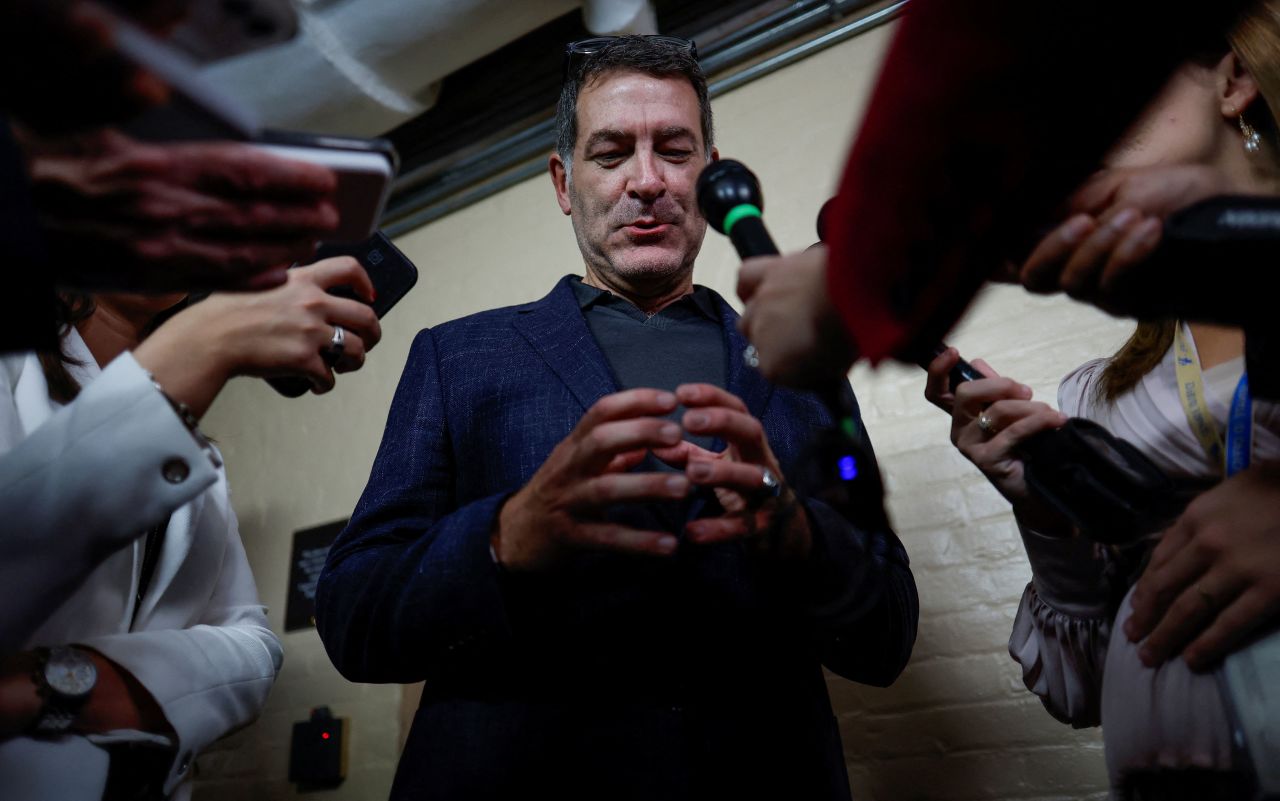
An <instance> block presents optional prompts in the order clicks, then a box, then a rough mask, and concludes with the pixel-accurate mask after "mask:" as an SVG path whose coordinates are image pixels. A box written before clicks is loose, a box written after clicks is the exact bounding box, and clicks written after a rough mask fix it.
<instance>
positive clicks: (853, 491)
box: [697, 159, 888, 528]
mask: <svg viewBox="0 0 1280 801" xmlns="http://www.w3.org/2000/svg"><path fill="white" fill-rule="evenodd" d="M697 196H698V207H699V208H701V209H702V214H703V216H704V217H706V218H707V222H708V223H709V224H710V225H711V227H712V228H714V229H715V230H716V231H719V232H720V233H722V234H725V235H726V236H728V237H729V241H731V242H732V243H733V246H734V248H735V249H736V250H737V251H738V255H739V256H741V257H742V258H743V259H749V258H752V257H754V256H776V255H778V253H779V251H778V247H777V245H775V244H774V242H773V237H772V236H770V235H769V231H768V229H767V228H765V225H764V193H763V192H762V191H761V189H760V181H759V179H757V178H756V176H755V174H754V173H753V172H751V170H749V169H747V166H746V165H745V164H743V163H742V162H740V161H734V160H733V159H721V160H719V161H716V162H714V163H712V164H711V165H709V166H708V167H706V168H705V169H704V170H703V171H702V174H701V175H699V176H698V186H697ZM743 356H744V358H745V359H746V361H747V362H748V364H751V362H752V361H753V356H754V347H749V348H748V349H747V352H746V353H744V354H743ZM752 366H754V365H752ZM818 394H819V396H820V397H821V398H822V400H823V402H824V403H825V404H826V406H827V409H828V411H829V412H830V413H831V416H832V418H833V419H834V421H835V426H834V428H833V436H830V437H824V438H820V439H819V440H818V441H816V442H815V443H814V446H813V450H814V453H813V454H811V456H810V458H809V460H808V465H807V467H808V468H809V470H810V471H811V472H815V473H816V474H813V475H810V476H807V477H806V479H807V482H806V483H808V484H811V485H812V488H813V490H812V493H811V494H813V495H814V496H815V497H817V498H818V499H820V500H823V501H825V502H827V503H828V504H830V505H831V506H833V507H834V508H836V509H838V510H840V511H841V512H843V513H844V514H845V515H846V517H848V518H849V519H851V520H854V521H856V522H858V523H859V524H861V525H863V526H864V527H868V528H887V527H888V515H887V513H886V512H885V510H884V483H883V481H882V480H881V477H880V470H879V468H877V467H876V463H875V460H874V459H873V458H872V456H871V452H870V450H869V449H868V448H867V446H866V443H864V442H862V441H861V438H860V437H859V431H860V428H859V426H858V424H857V422H856V421H855V420H854V416H853V396H852V394H850V393H848V392H846V391H845V390H844V382H843V381H840V380H836V381H833V382H832V383H831V384H830V385H828V386H826V387H824V388H823V389H822V390H821V391H819V393H818ZM815 468H816V471H815Z"/></svg>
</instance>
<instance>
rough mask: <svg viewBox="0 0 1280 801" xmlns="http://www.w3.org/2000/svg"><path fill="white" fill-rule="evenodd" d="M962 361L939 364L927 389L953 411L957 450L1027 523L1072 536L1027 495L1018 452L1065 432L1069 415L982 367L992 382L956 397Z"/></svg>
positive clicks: (963, 388)
mask: <svg viewBox="0 0 1280 801" xmlns="http://www.w3.org/2000/svg"><path fill="white" fill-rule="evenodd" d="M958 360H959V355H958V354H957V353H956V352H955V351H954V349H949V350H948V351H947V352H946V353H943V354H941V355H939V356H938V358H936V359H934V360H933V362H932V363H931V364H930V365H929V368H928V370H929V380H928V383H927V385H926V389H925V397H926V398H928V399H929V402H930V403H933V404H934V405H935V406H938V407H939V408H943V409H945V408H946V407H947V405H950V407H951V442H952V444H954V445H955V446H956V448H957V449H958V450H959V451H960V452H961V453H962V454H964V456H965V458H966V459H968V460H969V461H971V462H973V464H974V466H976V467H977V468H978V469H979V470H981V471H982V474H983V475H985V476H986V477H987V480H988V481H990V482H991V484H992V486H994V487H995V488H996V490H997V491H999V493H1000V494H1001V495H1003V496H1004V497H1005V498H1007V499H1008V500H1009V502H1010V503H1012V504H1013V508H1014V512H1015V513H1016V514H1017V515H1018V518H1019V519H1020V520H1022V522H1023V523H1025V524H1026V525H1027V526H1029V527H1031V528H1033V529H1035V530H1037V531H1039V532H1041V533H1043V534H1048V535H1056V536H1067V535H1069V534H1070V533H1071V532H1070V527H1069V525H1068V524H1067V523H1066V521H1065V520H1063V519H1062V517H1061V516H1060V515H1058V514H1057V513H1056V512H1054V511H1052V510H1050V509H1048V508H1047V507H1045V506H1044V505H1043V504H1042V503H1040V501H1039V500H1038V499H1037V498H1035V497H1034V496H1033V495H1032V494H1031V493H1030V491H1029V490H1028V489H1027V482H1026V480H1025V478H1024V476H1023V464H1022V460H1021V459H1020V458H1019V457H1018V456H1017V454H1016V452H1015V449H1016V448H1017V446H1018V445H1019V444H1021V443H1022V442H1023V441H1024V440H1026V439H1027V438H1029V437H1031V436H1034V435H1035V434H1038V433H1040V432H1041V431H1046V430H1048V429H1051V428H1058V427H1059V426H1061V425H1062V424H1063V423H1065V422H1066V421H1067V417H1066V415H1064V414H1062V413H1061V412H1059V411H1057V410H1056V409H1054V408H1053V407H1051V406H1049V405H1048V404H1045V403H1040V402H1038V401H1033V400H1031V388H1030V387H1028V386H1026V385H1024V384H1019V383H1018V382H1016V381H1014V380H1012V379H1009V378H1001V377H999V376H997V375H996V374H995V371H994V370H992V369H991V368H990V367H988V366H987V365H986V364H985V363H984V362H981V361H977V362H975V363H974V366H975V367H977V368H978V369H979V370H981V371H982V372H983V373H985V374H987V375H989V376H991V377H990V378H984V379H981V380H979V381H966V382H965V383H963V384H961V385H960V386H959V387H957V388H956V390H955V393H954V394H952V393H950V392H949V391H948V383H949V379H948V376H947V373H948V372H950V370H951V368H952V367H954V366H955V364H956V362H957V361H958Z"/></svg>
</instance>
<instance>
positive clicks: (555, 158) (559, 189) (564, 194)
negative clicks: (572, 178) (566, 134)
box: [547, 153, 573, 215]
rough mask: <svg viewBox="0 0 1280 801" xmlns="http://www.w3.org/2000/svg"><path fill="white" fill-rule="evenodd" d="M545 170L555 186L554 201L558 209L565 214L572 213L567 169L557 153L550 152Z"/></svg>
mask: <svg viewBox="0 0 1280 801" xmlns="http://www.w3.org/2000/svg"><path fill="white" fill-rule="evenodd" d="M547 170H548V171H549V172H550V173H551V184H552V185H553V186H554V187H555V188H556V202H557V203H559V204H560V211H562V212H564V213H565V214H566V215H569V214H572V213H573V207H572V205H570V203H569V170H568V169H567V168H566V166H565V163H564V159H562V158H560V154H559V153H552V154H551V158H550V159H548V160H547Z"/></svg>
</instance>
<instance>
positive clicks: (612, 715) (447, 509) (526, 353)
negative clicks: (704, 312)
mask: <svg viewBox="0 0 1280 801" xmlns="http://www.w3.org/2000/svg"><path fill="white" fill-rule="evenodd" d="M568 282H569V279H568V278H566V279H563V280H561V281H560V282H559V283H558V284H557V285H556V287H555V289H553V290H552V292H551V294H549V295H548V296H547V297H545V298H543V299H542V300H539V301H537V302H534V303H528V304H525V305H522V306H514V307H509V308H503V309H497V310H494V311H488V312H482V313H480V314H475V315H472V316H469V317H465V318H462V319H460V320H455V321H453V322H449V323H445V324H444V325H441V326H438V327H436V328H435V329H426V330H423V331H422V332H420V333H419V334H418V336H417V338H416V339H415V341H414V343H413V348H412V350H411V351H410V354H409V360H408V364H407V365H406V367H405V370H404V375H403V377H402V378H401V382H400V386H399V388H398V389H397V391H396V395H395V400H394V402H393V403H392V407H391V412H390V416H389V418H388V420H387V427H386V432H385V434H384V436H383V441H382V446H381V448H380V450H379V452H378V456H377V459H376V460H375V462H374V465H373V470H372V473H371V474H370V476H369V483H368V486H366V487H365V491H364V494H363V496H362V497H361V499H360V502H359V505H358V506H357V507H356V510H355V512H354V514H353V515H352V518H351V522H350V524H349V525H348V526H347V528H346V530H345V531H343V533H342V534H341V536H340V537H339V538H338V540H337V542H336V543H335V544H334V546H333V548H332V550H331V551H330V554H329V559H328V563H327V564H326V566H325V569H324V572H323V574H322V575H321V577H320V582H319V589H318V592H317V598H316V602H317V611H316V623H317V626H318V627H319V630H320V636H321V637H322V639H323V640H324V643H325V647H326V648H327V649H328V652H329V656H330V657H331V658H332V660H333V662H334V664H335V665H336V666H337V667H338V669H339V670H340V671H341V672H342V674H343V675H344V676H346V677H347V678H349V679H351V680H353V681H364V682H416V681H422V680H425V681H426V685H425V691H424V694H423V699H422V703H421V706H420V707H419V709H418V712H417V715H416V717H415V719H414V723H413V728H412V730H411V733H410V735H409V739H408V742H407V743H406V745H405V751H404V754H403V755H402V757H401V760H400V767H399V770H398V772H397V776H396V781H395V786H394V789H393V791H392V797H393V798H403V799H437V798H438V799H451V800H452V801H456V800H457V799H473V798H474V799H487V798H507V797H517V796H519V797H527V798H539V797H544V795H546V796H547V797H550V794H552V793H554V794H555V796H557V797H560V798H592V799H600V798H609V799H626V798H636V799H641V798H643V799H678V798H707V797H724V798H732V797H737V798H754V797H775V798H788V799H807V798H814V799H843V798H847V797H848V794H849V788H848V780H847V777H846V775H845V769H844V756H843V753H842V749H841V745H840V737H839V732H838V728H837V726H836V721H835V719H834V717H833V715H832V712H831V705H830V701H829V699H828V697H827V690H826V682H825V678H824V675H823V672H822V669H821V668H822V665H824V664H825V665H826V666H827V667H829V668H830V669H831V670H833V671H834V672H836V673H838V674H840V675H842V676H845V677H847V678H850V679H853V680H855V681H861V682H866V683H870V684H874V685H878V686H883V685H887V684H889V683H890V682H892V681H893V679H894V678H896V676H897V675H898V673H899V672H900V671H901V670H902V668H903V667H904V666H905V664H906V661H907V658H908V656H909V655H910V651H911V646H912V644H913V642H914V640H915V631H916V621H917V616H918V604H917V599H916V591H915V583H914V581H913V579H912V577H911V572H910V569H909V567H908V564H907V557H906V554H905V552H904V551H903V549H902V547H901V545H900V543H899V542H898V540H897V538H896V537H894V535H893V534H892V532H889V531H860V530H858V529H856V528H855V527H854V526H853V525H852V524H851V523H850V522H849V521H847V520H845V519H843V518H841V517H840V516H839V515H837V514H836V513H835V512H834V511H833V510H832V509H830V508H828V507H827V506H825V505H823V504H821V503H819V502H816V501H809V500H805V501H803V503H804V509H805V512H806V514H808V516H809V520H810V523H811V529H812V530H813V532H814V546H815V547H814V555H813V558H812V559H811V560H809V561H808V562H806V563H805V564H803V565H793V564H792V565H789V564H785V563H778V562H776V561H772V560H768V559H765V558H763V557H762V556H760V555H759V554H758V552H757V551H756V550H755V549H748V548H746V547H744V545H743V544H742V543H740V542H735V543H729V544H721V545H717V546H709V547H708V546H703V547H698V546H693V545H689V544H682V545H681V547H680V548H679V549H678V550H677V553H676V555H675V556H674V557H672V558H669V559H645V558H636V557H626V556H621V555H617V554H610V553H594V552H593V553H583V554H581V555H580V556H577V557H575V558H574V559H573V560H572V561H571V562H570V563H569V564H567V565H566V566H565V567H563V568H557V569H556V570H555V571H553V572H548V573H539V574H510V573H503V572H502V571H501V570H500V569H499V568H498V567H496V566H495V565H494V563H493V561H492V559H491V556H490V552H489V536H490V533H491V531H492V530H493V526H494V523H495V519H496V516H497V513H498V510H499V508H500V506H501V504H502V503H503V501H504V500H505V499H506V498H507V497H509V496H510V495H511V494H512V493H513V492H515V491H516V490H518V489H519V488H520V487H521V486H523V485H524V483H525V482H526V481H527V480H528V479H529V477H530V476H531V475H532V474H533V473H534V471H536V470H537V469H538V467H539V466H540V465H541V464H542V463H543V461H544V460H545V459H546V457H547V455H548V454H549V453H550V452H551V450H552V448H554V447H555V445H556V444H557V443H558V442H560V441H561V440H562V439H564V438H565V437H566V436H567V435H568V434H569V432H570V431H571V430H572V429H573V427H574V425H576V424H577V422H578V420H579V419H580V418H581V417H582V415H583V413H584V412H585V411H586V410H587V409H588V408H589V407H590V406H591V405H592V404H593V403H595V402H596V401H597V400H599V399H600V398H602V397H603V396H605V395H607V394H609V393H612V392H616V391H617V390H618V387H617V385H616V382H615V380H614V377H613V375H612V374H611V372H610V369H609V367H608V363H607V362H606V360H605V358H604V355H603V354H602V353H601V352H600V349H599V348H598V346H597V345H596V343H595V340H594V339H593V338H592V336H591V334H590V332H589V331H588V329H587V325H586V321H585V320H584V319H583V316H582V312H581V310H580V309H579V307H578V303H577V300H576V298H575V296H574V293H573V290H572V288H571V287H570V285H569V283H568ZM716 301H717V303H718V304H719V306H720V308H721V310H722V320H723V324H724V331H725V335H726V341H727V342H728V343H729V347H728V349H727V352H726V359H727V373H726V375H727V376H728V388H729V390H730V391H731V392H733V393H734V394H736V395H738V396H739V397H741V398H742V399H743V400H744V401H745V402H746V404H747V406H748V408H749V409H750V410H751V413H752V414H753V415H755V416H756V417H757V418H759V419H760V420H761V421H762V422H763V424H764V428H765V431H766V432H767V434H768V437H769V442H770V445H771V446H772V448H773V450H774V453H775V454H776V455H777V457H778V459H779V462H780V464H781V466H782V468H783V472H784V474H791V472H792V471H793V470H795V469H797V465H798V460H799V459H800V458H801V455H802V451H803V449H804V448H805V446H806V444H807V443H808V442H809V441H810V439H811V438H812V437H813V436H814V435H815V434H817V433H818V432H820V431H821V430H823V429H824V428H825V427H826V426H827V425H828V424H829V422H830V420H829V417H828V415H827V413H826V410H825V408H824V407H823V406H822V404H821V403H819V402H818V401H817V400H816V399H815V398H814V397H813V396H811V395H807V394H802V393H796V392H792V391H789V390H784V389H780V388H774V387H773V386H772V385H770V384H769V383H768V382H766V381H764V380H763V379H762V378H761V377H760V376H759V375H758V374H757V373H756V372H755V371H752V370H748V369H746V368H744V367H743V366H742V364H741V359H740V358H734V355H735V354H740V353H741V352H742V348H743V347H744V346H745V345H746V343H745V342H744V341H743V340H742V338H741V336H740V335H739V334H738V332H737V329H736V327H735V325H734V323H735V321H736V318H737V315H736V314H735V313H734V311H733V310H732V308H730V307H729V305H728V304H727V303H725V302H724V300H723V299H722V298H720V297H718V296H717V298H716ZM706 505H707V504H704V503H698V502H690V503H688V504H687V505H686V507H685V509H684V513H685V515H686V516H692V515H697V514H716V513H719V510H718V509H702V508H701V507H703V506H706ZM711 505H714V502H712V504H711ZM661 511H664V510H655V509H652V508H646V507H645V506H644V505H628V506H626V507H619V508H617V509H615V510H612V511H611V512H610V515H609V516H610V518H611V519H616V520H619V521H622V522H626V523H628V524H630V525H634V526H636V527H641V528H649V529H652V530H662V529H663V528H666V529H667V530H670V529H671V528H672V525H671V523H670V522H667V521H671V520H672V517H671V515H670V514H669V512H670V510H665V512H666V514H660V513H659V512H661ZM676 519H679V518H676ZM677 533H678V532H677Z"/></svg>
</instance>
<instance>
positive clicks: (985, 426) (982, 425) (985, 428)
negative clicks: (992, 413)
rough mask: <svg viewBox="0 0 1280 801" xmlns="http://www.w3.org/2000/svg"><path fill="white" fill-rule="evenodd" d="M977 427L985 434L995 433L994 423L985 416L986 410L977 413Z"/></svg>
mask: <svg viewBox="0 0 1280 801" xmlns="http://www.w3.org/2000/svg"><path fill="white" fill-rule="evenodd" d="M978 429H979V430H980V431H982V433H984V434H986V435H987V436H991V435H992V434H994V433H996V424H995V423H994V422H993V421H992V420H991V418H990V417H989V416H987V413H986V412H983V413H982V414H980V415H978Z"/></svg>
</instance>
